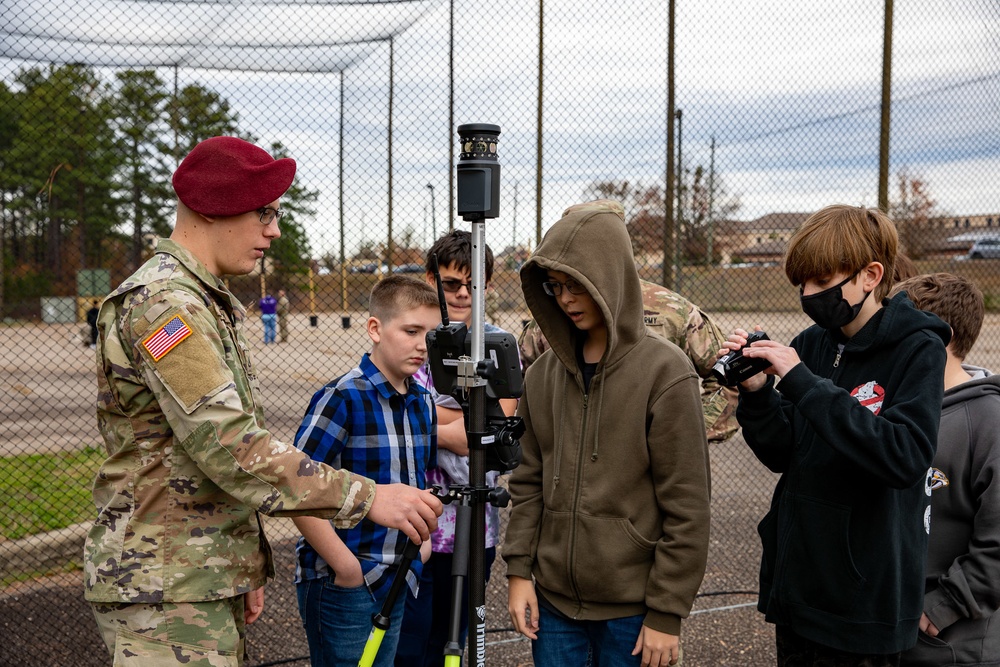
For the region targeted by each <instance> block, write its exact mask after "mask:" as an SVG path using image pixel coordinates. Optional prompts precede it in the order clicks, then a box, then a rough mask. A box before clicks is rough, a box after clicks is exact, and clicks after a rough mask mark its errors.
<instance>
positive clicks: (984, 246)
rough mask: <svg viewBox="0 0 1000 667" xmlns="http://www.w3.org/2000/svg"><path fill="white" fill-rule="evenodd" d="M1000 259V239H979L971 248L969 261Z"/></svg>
mask: <svg viewBox="0 0 1000 667" xmlns="http://www.w3.org/2000/svg"><path fill="white" fill-rule="evenodd" d="M998 257H1000V237H998V238H992V237H991V238H985V239H979V240H978V241H976V242H975V243H973V244H972V247H971V248H969V259H996V258H998Z"/></svg>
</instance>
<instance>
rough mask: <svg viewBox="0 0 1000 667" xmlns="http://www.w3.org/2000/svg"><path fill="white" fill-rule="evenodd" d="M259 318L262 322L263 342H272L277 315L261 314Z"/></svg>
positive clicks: (276, 329) (276, 328)
mask: <svg viewBox="0 0 1000 667" xmlns="http://www.w3.org/2000/svg"><path fill="white" fill-rule="evenodd" d="M260 320H261V322H263V323H264V344H265V345H266V344H267V343H273V342H274V338H275V334H276V333H277V331H278V316H277V315H261V316H260Z"/></svg>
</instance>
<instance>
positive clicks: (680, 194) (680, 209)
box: [674, 109, 684, 290]
mask: <svg viewBox="0 0 1000 667" xmlns="http://www.w3.org/2000/svg"><path fill="white" fill-rule="evenodd" d="M674 117H675V118H677V226H676V228H675V230H674V239H675V240H674V289H675V290H678V289H680V287H681V233H682V231H683V229H684V159H683V157H682V150H683V149H682V145H683V143H682V142H683V137H684V112H683V111H681V110H680V109H677V110H676V111H674Z"/></svg>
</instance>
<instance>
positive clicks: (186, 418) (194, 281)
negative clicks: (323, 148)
mask: <svg viewBox="0 0 1000 667" xmlns="http://www.w3.org/2000/svg"><path fill="white" fill-rule="evenodd" d="M294 174H295V163H294V161H292V160H289V159H287V158H286V159H282V160H274V159H273V158H272V157H271V156H270V155H268V154H267V152H265V151H264V150H262V149H260V148H258V147H256V146H254V145H253V144H249V143H247V142H245V141H243V140H241V139H236V138H233V137H215V138H212V139H208V140H206V141H204V142H202V143H201V144H199V145H198V146H196V147H195V148H194V150H192V152H191V153H190V155H188V157H187V158H185V160H184V162H182V163H181V165H180V167H179V168H178V169H177V172H176V173H175V174H174V179H173V183H174V189H175V190H176V191H177V195H178V199H179V202H178V206H177V223H176V226H175V228H174V232H173V234H172V235H171V239H170V240H164V241H161V242H160V244H159V245H158V247H157V252H156V254H155V255H154V256H153V257H152V258H151V259H150V260H149V261H147V262H146V263H145V264H144V265H143V266H142V267H140V268H139V269H138V270H137V271H136V272H135V273H134V274H133V275H132V276H131V277H129V278H128V279H127V280H126V281H125V282H124V283H123V284H122V285H121V286H120V287H119V288H118V289H117V290H115V291H114V292H113V293H112V294H111V295H110V296H108V298H107V299H106V300H105V301H104V303H103V304H102V306H101V310H100V314H99V316H98V328H99V333H100V339H99V346H98V400H97V414H98V421H99V424H100V429H101V434H102V436H103V437H104V441H105V446H106V449H107V453H108V459H107V460H106V461H105V462H104V463H103V464H102V466H101V468H100V470H99V472H98V474H97V479H96V481H95V483H94V501H95V504H96V505H97V511H98V516H97V519H96V521H95V522H94V525H93V527H92V528H91V529H90V532H89V534H88V535H87V539H86V545H85V554H84V578H85V587H86V598H87V600H89V601H90V602H91V604H92V607H93V610H94V615H95V618H96V619H97V623H98V626H99V628H100V630H101V633H102V635H103V638H104V641H105V643H106V644H107V646H108V649H109V651H110V652H111V654H112V655H113V657H114V664H115V665H139V664H142V665H143V667H148V665H150V664H155V665H160V664H181V663H183V664H185V665H192V666H194V665H198V666H201V665H206V666H207V665H213V666H217V665H240V664H242V661H243V655H244V627H245V624H246V623H249V622H252V621H253V620H254V619H256V618H257V616H259V614H260V612H261V611H262V609H263V589H262V587H263V585H264V583H265V581H266V580H267V579H269V578H271V577H273V576H274V565H273V562H272V559H271V552H270V548H269V547H268V543H267V540H266V538H265V537H264V533H263V526H262V524H261V519H260V516H259V515H260V514H266V515H270V516H298V515H311V516H318V517H323V518H328V519H332V520H333V521H334V524H335V525H337V526H342V527H351V526H354V525H356V524H357V523H358V522H359V521H361V520H362V519H363V518H365V517H367V518H368V519H371V520H373V521H376V522H377V523H380V524H383V525H386V526H390V527H393V528H399V529H401V530H403V532H405V533H406V534H407V535H408V536H409V537H411V538H412V539H414V540H415V541H418V542H419V541H420V540H422V539H428V537H429V534H430V531H432V530H433V529H434V528H435V527H436V516H437V515H439V514H440V513H441V503H440V501H438V500H437V498H435V497H434V496H433V495H431V494H430V492H427V491H420V490H418V489H417V488H416V487H411V486H407V485H403V484H391V485H381V484H380V485H376V484H375V483H374V482H372V481H371V480H369V479H366V478H364V477H361V476H358V475H354V474H350V473H348V472H346V471H342V470H335V469H333V468H330V467H328V466H325V465H323V464H320V463H316V462H313V461H312V460H310V458H309V457H308V456H306V455H305V454H303V453H302V452H300V451H298V450H297V449H296V448H295V447H294V446H290V445H286V444H285V443H283V442H279V441H278V440H276V439H275V438H274V437H273V436H272V435H271V433H269V432H268V431H267V429H266V427H265V425H264V415H263V411H262V405H261V402H262V396H261V394H260V389H259V387H258V382H257V375H256V372H255V369H254V365H253V362H252V360H251V358H250V346H249V345H248V343H247V340H246V338H245V336H244V322H245V320H246V311H245V309H244V308H243V306H242V304H240V302H239V301H238V300H237V299H236V297H234V296H233V295H232V294H231V293H230V292H229V291H228V290H227V289H226V287H225V285H224V283H223V282H222V280H221V279H220V276H222V275H236V274H245V273H249V271H250V270H252V269H253V267H254V265H255V263H256V262H257V260H258V259H259V258H260V257H261V256H262V255H263V252H264V250H266V249H267V248H268V246H269V245H270V243H271V241H272V240H273V239H275V238H277V237H278V236H279V234H280V232H279V231H278V226H277V221H278V218H279V217H280V209H279V207H278V199H279V197H280V196H281V195H282V194H283V193H284V192H285V191H286V190H287V189H288V186H289V185H290V184H291V182H292V178H293V177H294Z"/></svg>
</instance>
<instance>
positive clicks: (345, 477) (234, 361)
mask: <svg viewBox="0 0 1000 667" xmlns="http://www.w3.org/2000/svg"><path fill="white" fill-rule="evenodd" d="M175 318H179V319H180V320H181V321H182V322H183V323H184V324H185V325H186V326H187V327H188V328H189V329H190V334H188V335H186V337H184V338H183V339H182V340H180V341H179V342H177V343H176V345H174V346H173V347H171V348H170V349H169V350H168V351H167V352H165V353H162V354H161V353H160V350H159V349H157V348H155V347H153V349H152V350H151V349H150V347H151V346H150V344H149V341H150V340H152V336H154V335H156V334H157V332H160V331H162V330H163V328H164V326H165V325H166V324H167V323H169V322H172V321H175ZM127 320H128V322H130V323H132V326H131V336H130V342H131V345H132V350H133V354H134V355H135V356H134V358H135V360H136V365H137V368H138V370H139V372H140V373H141V375H142V376H143V377H144V379H145V382H146V385H147V386H148V387H149V388H150V390H151V391H152V392H153V394H154V395H155V398H156V400H157V402H158V403H159V407H160V409H161V410H162V412H163V415H164V416H165V418H166V420H167V423H168V424H169V425H170V427H171V429H172V431H173V436H174V442H175V443H176V444H177V446H179V447H180V448H181V449H182V450H183V452H184V453H185V454H186V455H187V457H189V458H190V460H191V461H193V463H194V464H195V465H196V466H197V468H198V469H199V470H200V471H201V473H202V474H204V475H205V476H206V477H208V478H209V479H210V480H211V481H212V482H214V483H215V484H216V485H217V486H218V487H219V488H221V489H222V490H224V491H225V492H227V493H229V494H230V495H232V496H233V497H235V498H237V499H238V500H240V501H241V502H243V503H245V504H246V505H248V506H249V507H252V508H253V509H255V510H257V511H259V512H262V513H264V514H268V515H272V516H296V515H312V516H319V517H323V518H329V519H332V520H333V521H334V524H335V525H336V526H338V527H352V526H354V525H356V524H357V523H358V522H359V521H360V520H361V519H362V518H364V516H365V515H366V514H367V513H368V510H369V508H370V507H371V503H372V501H373V499H374V497H375V484H374V482H372V481H371V480H369V479H366V478H364V477H361V476H359V475H354V474H351V473H348V472H347V471H343V470H335V469H333V468H331V467H329V466H326V465H324V464H320V463H316V462H314V461H312V460H310V459H309V457H308V456H306V455H305V454H303V453H302V452H300V451H298V450H297V449H296V448H295V447H293V446H291V445H287V444H285V443H283V442H280V441H278V440H277V439H275V438H274V437H272V435H271V434H270V432H268V431H267V430H266V429H265V428H264V426H263V424H262V423H261V421H260V420H259V419H258V416H259V415H262V411H261V410H260V406H259V399H260V397H259V395H258V394H257V391H256V386H255V384H256V378H255V375H254V373H253V366H252V365H251V363H250V360H249V356H248V350H247V349H245V347H246V346H245V345H241V344H240V338H241V337H240V336H239V335H238V334H237V333H236V330H235V327H234V328H228V326H227V331H226V332H225V333H223V331H222V330H221V328H220V323H219V320H218V318H217V317H216V316H215V315H214V314H213V313H212V312H211V311H210V310H209V308H208V307H206V305H205V304H204V303H203V302H202V301H201V300H199V299H198V298H197V297H196V296H195V295H193V294H188V293H186V292H183V291H174V292H169V293H166V294H162V295H161V298H151V299H147V300H145V301H144V302H142V303H141V305H139V306H137V307H136V308H134V310H133V311H132V312H131V314H130V316H128V317H127Z"/></svg>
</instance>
